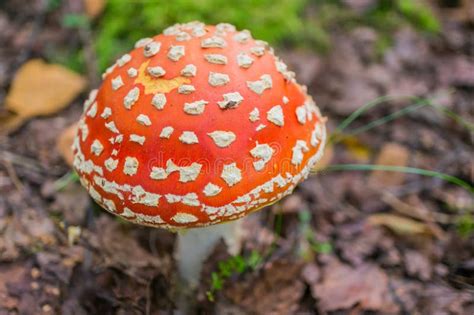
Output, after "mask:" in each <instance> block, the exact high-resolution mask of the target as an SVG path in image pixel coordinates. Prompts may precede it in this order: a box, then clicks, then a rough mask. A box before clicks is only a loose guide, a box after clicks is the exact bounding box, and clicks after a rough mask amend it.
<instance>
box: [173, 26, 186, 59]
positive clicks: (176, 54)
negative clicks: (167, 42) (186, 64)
mask: <svg viewBox="0 0 474 315" xmlns="http://www.w3.org/2000/svg"><path fill="white" fill-rule="evenodd" d="M186 34H187V33H186ZM184 54H185V51H184V46H171V47H170V50H169V51H168V58H169V59H171V60H173V61H178V60H179V59H181V58H182V57H183V56H184Z"/></svg>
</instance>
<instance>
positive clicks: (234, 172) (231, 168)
mask: <svg viewBox="0 0 474 315" xmlns="http://www.w3.org/2000/svg"><path fill="white" fill-rule="evenodd" d="M221 178H222V179H223V180H224V181H225V182H226V183H227V185H229V186H234V185H235V184H237V183H238V182H240V181H241V180H242V172H241V171H240V169H239V168H238V167H237V165H236V163H232V164H227V165H224V168H223V169H222V173H221Z"/></svg>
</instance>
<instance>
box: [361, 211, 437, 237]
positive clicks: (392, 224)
mask: <svg viewBox="0 0 474 315" xmlns="http://www.w3.org/2000/svg"><path fill="white" fill-rule="evenodd" d="M367 222H368V223H369V224H370V225H382V226H385V227H387V228H389V229H390V230H392V231H393V232H395V233H397V234H400V235H415V234H418V235H420V234H425V235H432V234H433V232H432V230H431V229H430V227H429V226H428V225H427V224H426V223H422V222H418V221H415V220H413V219H409V218H406V217H401V216H398V215H394V214H389V213H380V214H373V215H371V216H369V218H368V219H367Z"/></svg>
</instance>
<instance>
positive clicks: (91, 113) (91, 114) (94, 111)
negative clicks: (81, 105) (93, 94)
mask: <svg viewBox="0 0 474 315" xmlns="http://www.w3.org/2000/svg"><path fill="white" fill-rule="evenodd" d="M95 115H97V102H94V103H93V104H92V106H91V107H90V108H89V110H88V111H87V116H89V117H90V118H94V117H95Z"/></svg>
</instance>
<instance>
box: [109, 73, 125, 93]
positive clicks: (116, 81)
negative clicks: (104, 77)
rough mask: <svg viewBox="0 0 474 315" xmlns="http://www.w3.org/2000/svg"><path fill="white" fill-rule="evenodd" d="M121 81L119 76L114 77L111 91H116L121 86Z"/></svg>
mask: <svg viewBox="0 0 474 315" xmlns="http://www.w3.org/2000/svg"><path fill="white" fill-rule="evenodd" d="M123 85H124V84H123V81H122V77H121V76H116V77H115V78H113V79H112V89H113V90H114V91H117V90H118V89H120V88H121V87H122V86H123Z"/></svg>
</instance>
